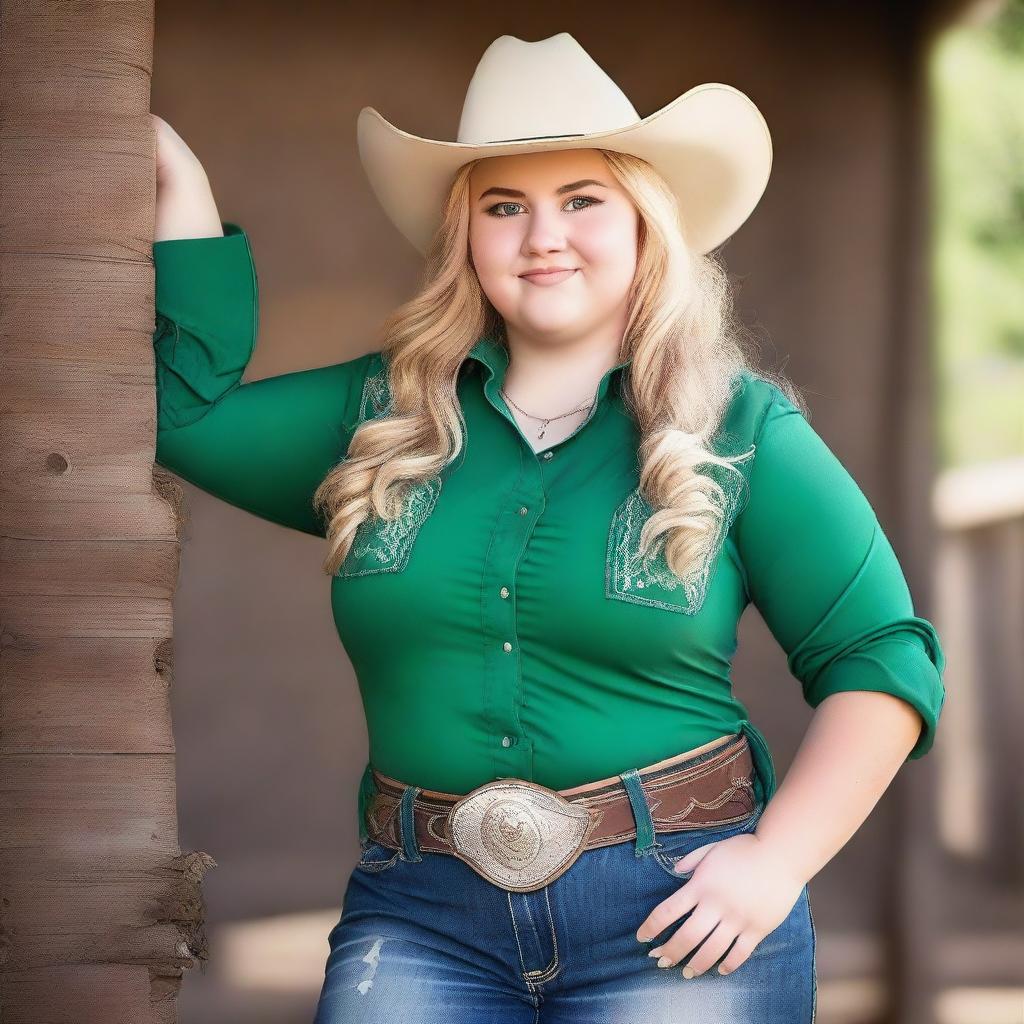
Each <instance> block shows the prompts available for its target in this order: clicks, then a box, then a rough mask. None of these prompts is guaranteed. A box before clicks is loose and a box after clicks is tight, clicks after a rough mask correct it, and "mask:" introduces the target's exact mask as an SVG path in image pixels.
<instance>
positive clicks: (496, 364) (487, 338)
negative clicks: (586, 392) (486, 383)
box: [466, 334, 633, 401]
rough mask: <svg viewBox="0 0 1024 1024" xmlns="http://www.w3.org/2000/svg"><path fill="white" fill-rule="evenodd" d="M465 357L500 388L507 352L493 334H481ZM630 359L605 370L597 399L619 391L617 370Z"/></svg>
mask: <svg viewBox="0 0 1024 1024" xmlns="http://www.w3.org/2000/svg"><path fill="white" fill-rule="evenodd" d="M466 358H467V359H474V360H476V361H477V362H478V363H480V364H481V365H482V366H483V367H484V368H485V369H486V370H487V371H488V377H489V378H496V381H497V387H499V388H500V387H501V386H502V385H503V384H504V383H505V373H506V371H507V370H508V364H509V352H508V349H507V348H506V347H505V345H504V344H503V343H502V342H501V341H500V340H499V339H498V337H497V336H496V335H495V334H484V335H482V336H481V337H480V339H479V340H478V341H477V342H476V344H475V345H474V346H473V347H472V348H471V349H470V350H469V353H468V354H467V356H466ZM632 361H633V360H632V359H627V360H625V361H624V362H621V363H618V364H616V365H615V366H613V367H612V368H611V369H610V370H606V371H605V374H604V376H603V377H602V378H601V382H600V383H599V384H598V386H597V401H600V400H601V399H602V398H604V396H605V395H606V394H607V393H608V391H609V389H611V390H612V391H613V393H615V394H619V393H620V388H621V384H622V381H621V378H622V374H621V373H620V372H619V371H620V370H624V369H625V368H626V367H628V366H629V365H630V363H631V362H632Z"/></svg>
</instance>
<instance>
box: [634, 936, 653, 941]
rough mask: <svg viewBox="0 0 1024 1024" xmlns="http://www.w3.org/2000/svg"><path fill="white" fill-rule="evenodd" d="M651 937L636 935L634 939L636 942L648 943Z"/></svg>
mask: <svg viewBox="0 0 1024 1024" xmlns="http://www.w3.org/2000/svg"><path fill="white" fill-rule="evenodd" d="M652 938H653V936H650V935H638V936H637V937H636V941H637V942H650V941H651V939H652Z"/></svg>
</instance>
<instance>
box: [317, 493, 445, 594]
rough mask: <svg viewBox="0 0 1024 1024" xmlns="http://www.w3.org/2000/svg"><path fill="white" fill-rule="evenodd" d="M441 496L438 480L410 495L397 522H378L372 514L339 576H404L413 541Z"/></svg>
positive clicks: (384, 520)
mask: <svg viewBox="0 0 1024 1024" xmlns="http://www.w3.org/2000/svg"><path fill="white" fill-rule="evenodd" d="M440 492H441V481H440V479H439V478H438V477H434V478H433V479H432V480H427V481H426V482H424V483H420V484H416V485H415V486H414V487H412V488H410V490H409V493H408V494H407V495H406V499H405V508H404V509H403V511H402V513H401V515H399V517H398V518H397V519H394V520H387V519H378V518H377V516H375V515H373V514H371V515H370V516H369V517H368V518H367V519H365V520H364V521H363V522H361V523H360V524H359V527H358V529H357V530H356V535H355V537H354V538H353V541H352V549H351V550H350V551H349V553H348V554H347V555H346V556H345V560H344V562H342V563H341V567H340V569H339V570H338V572H337V573H336V575H338V576H366V575H368V574H369V573H373V572H401V571H402V570H403V569H404V568H405V566H406V563H407V562H408V561H409V553H410V552H411V551H412V545H413V541H414V540H415V539H416V535H417V534H418V533H419V530H420V527H421V526H422V525H423V524H424V523H425V522H426V520H427V517H428V516H429V515H430V513H431V512H432V511H433V508H434V505H435V503H436V502H437V496H438V494H440Z"/></svg>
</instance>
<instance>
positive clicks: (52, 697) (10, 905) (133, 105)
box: [0, 0, 213, 1024]
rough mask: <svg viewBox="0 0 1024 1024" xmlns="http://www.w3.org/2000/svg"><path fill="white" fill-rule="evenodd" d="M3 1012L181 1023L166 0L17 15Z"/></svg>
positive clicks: (0, 657) (9, 85)
mask: <svg viewBox="0 0 1024 1024" xmlns="http://www.w3.org/2000/svg"><path fill="white" fill-rule="evenodd" d="M0 28H2V31H0V97H2V104H3V116H2V117H0V165H2V172H3V173H2V182H3V188H2V190H0V239H2V243H0V897H2V898H0V1007H2V1011H0V1012H2V1015H3V1018H4V1020H9V1021H11V1022H14V1021H32V1022H33V1024H48V1022H57V1021H61V1022H64V1021H69V1020H75V1021H76V1022H81V1024H85V1022H91V1021H97V1022H102V1024H142V1022H160V1024H168V1022H172V1021H174V1020H175V1019H176V1010H175V1002H176V1000H175V996H176V993H177V990H178V987H179V985H180V982H181V975H182V971H183V969H184V968H186V967H190V966H192V965H194V963H195V962H196V959H197V958H202V957H204V956H205V941H204V937H203V933H202V903H201V896H200V883H201V880H202V876H203V874H204V872H205V871H206V870H207V868H208V867H209V866H210V865H211V864H212V863H213V862H212V860H211V858H209V857H208V856H207V855H205V854H202V853H186V854H183V853H182V851H181V850H180V849H179V848H178V833H177V817H176V809H175V759H174V739H173V736H172V733H171V718H170V707H169V692H170V681H171V675H170V666H171V635H172V620H171V598H172V595H173V592H174V589H175V583H176V579H177V572H178V536H177V516H176V511H175V508H176V504H177V503H176V502H175V501H170V502H169V501H168V500H167V497H168V496H170V497H171V498H173V497H174V495H173V491H168V490H167V483H166V480H162V481H160V482H159V484H158V485H156V486H155V485H154V476H153V457H154V432H155V391H154V370H153V353H152V345H151V334H152V331H153V298H154V292H153V283H154V282H153V267H152V251H151V240H152V237H153V217H154V199H155V180H154V168H153V158H154V145H155V143H154V137H153V131H152V127H151V121H150V118H149V96H150V73H151V64H152V40H153V5H152V3H151V2H150V0H135V2H121V3H80V4H61V3H42V2H38V0H36V2H32V0H7V2H5V3H4V5H3V10H2V13H0Z"/></svg>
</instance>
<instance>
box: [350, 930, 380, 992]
mask: <svg viewBox="0 0 1024 1024" xmlns="http://www.w3.org/2000/svg"><path fill="white" fill-rule="evenodd" d="M383 945H384V938H383V936H381V937H380V938H378V939H376V940H375V941H374V943H373V945H372V946H371V947H370V952H369V953H367V954H366V956H364V957H363V959H362V962H363V963H364V964H369V965H370V969H369V971H368V972H367V974H366V977H365V978H363V979H362V981H360V982H359V984H358V985H356V991H357V992H358V993H359V994H360V995H362V996H365V995H366V993H367V992H369V991H370V989H371V988H373V978H374V975H375V974H376V973H377V968H378V967H379V966H380V950H381V946H383Z"/></svg>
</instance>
